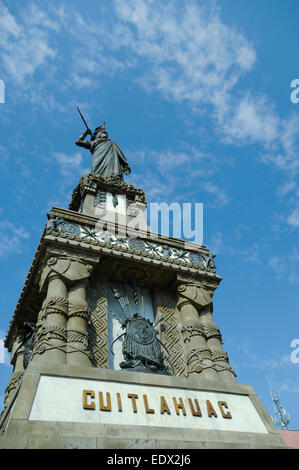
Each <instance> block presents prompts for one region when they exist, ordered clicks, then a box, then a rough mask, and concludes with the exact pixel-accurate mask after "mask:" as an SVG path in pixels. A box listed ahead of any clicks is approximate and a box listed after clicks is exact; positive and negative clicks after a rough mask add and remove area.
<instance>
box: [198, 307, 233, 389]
mask: <svg viewBox="0 0 299 470" xmlns="http://www.w3.org/2000/svg"><path fill="white" fill-rule="evenodd" d="M212 312H213V304H212V303H211V304H209V305H207V306H206V307H204V308H203V309H202V310H201V312H200V321H201V322H202V324H203V327H204V331H205V336H206V339H207V345H208V347H209V349H210V351H211V353H212V360H213V362H214V365H215V369H216V371H217V372H218V376H219V378H221V380H224V381H230V382H231V381H233V382H236V379H235V376H236V374H235V373H234V371H233V370H232V368H231V367H230V365H229V360H228V355H227V353H226V352H225V351H224V350H223V348H222V344H223V342H222V336H221V333H220V330H219V328H218V327H217V325H216V323H215V322H214V320H213V318H212Z"/></svg>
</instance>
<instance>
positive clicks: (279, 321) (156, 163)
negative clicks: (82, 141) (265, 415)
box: [0, 0, 299, 429]
mask: <svg viewBox="0 0 299 470" xmlns="http://www.w3.org/2000/svg"><path fill="white" fill-rule="evenodd" d="M298 14H299V5H298V2H297V1H296V0H285V1H280V2H278V1H273V0H254V1H253V0H251V1H248V0H242V2H237V1H236V0H226V1H225V2H216V1H210V2H207V1H205V2H201V1H199V0H198V1H188V2H179V1H175V0H172V1H165V0H163V1H159V0H155V1H151V0H132V1H130V2H126V1H121V0H115V1H112V0H109V1H106V0H103V1H101V2H97V1H94V0H88V1H87V2H85V3H84V6H83V5H82V2H79V1H73V2H72V3H71V4H70V3H69V2H64V1H59V2H57V1H56V2H53V1H52V2H45V1H42V0H39V1H38V2H30V1H29V2H16V1H10V2H1V1H0V48H1V49H0V51H1V52H0V79H1V80H3V81H4V83H5V103H2V104H0V169H1V172H0V178H1V202H0V217H1V219H0V262H1V265H2V268H1V273H2V276H1V283H2V284H1V286H2V289H1V291H0V298H1V306H2V308H1V316H0V336H1V337H2V338H3V337H4V336H5V334H6V331H7V328H8V324H9V320H10V317H11V315H12V313H13V311H14V308H15V305H16V303H17V300H18V297H19V294H20V291H21V289H22V286H23V283H24V280H25V276H26V274H27V272H28V269H29V267H30V264H31V261H32V258H33V255H34V253H35V250H36V247H37V243H38V241H39V238H40V235H41V231H42V228H43V226H44V223H45V221H46V213H47V212H48V211H49V210H50V209H51V207H52V206H54V205H56V206H60V207H67V206H68V204H69V201H70V195H71V192H72V189H73V188H74V186H75V185H76V184H77V181H78V179H79V178H80V176H81V175H82V174H83V173H84V172H87V171H89V169H90V154H89V153H88V152H87V151H84V149H79V148H78V147H76V146H75V145H74V141H75V140H76V138H77V137H78V136H79V134H80V133H81V132H82V130H83V127H82V123H81V121H80V118H79V116H78V114H77V111H76V109H75V106H76V105H78V106H79V107H80V109H81V110H82V112H83V113H84V115H85V117H86V119H87V122H88V123H89V126H90V127H96V126H98V125H99V124H100V123H101V122H102V121H103V120H105V121H106V126H107V129H108V132H109V137H111V138H112V139H113V140H115V141H116V142H117V144H118V145H119V146H120V148H121V149H122V151H123V152H124V154H125V156H126V158H127V160H128V162H129V164H130V166H131V168H132V173H131V175H130V176H129V177H127V179H126V180H127V181H128V182H130V183H133V184H135V185H136V186H138V187H142V188H143V189H144V190H145V191H146V193H147V198H148V201H149V202H167V203H171V202H179V203H183V202H192V203H195V202H201V203H203V204H204V244H205V245H206V246H207V247H208V248H209V249H210V250H211V251H212V252H214V253H216V254H217V257H216V265H217V272H218V274H219V275H220V276H222V277H223V281H222V283H221V285H220V287H219V288H218V290H217V291H216V293H215V296H214V319H215V321H216V323H217V324H218V326H219V327H220V329H221V331H222V333H223V338H224V348H225V350H227V352H228V354H229V357H230V361H231V364H232V366H233V368H234V369H235V370H236V372H237V374H238V377H237V378H238V381H239V382H240V383H249V384H251V385H252V386H253V387H254V388H255V390H256V391H257V393H258V394H259V396H260V398H261V400H262V402H263V404H264V406H265V407H266V409H267V410H268V412H269V413H272V402H271V398H270V395H269V383H268V380H269V381H270V382H271V383H272V385H273V387H274V388H275V389H276V390H278V391H280V395H281V400H282V403H283V405H284V406H285V407H286V408H287V410H288V411H289V412H290V413H291V415H292V421H291V423H290V428H293V429H294V428H297V429H298V428H299V398H298V392H299V380H298V378H299V373H298V372H299V364H298V363H297V364H294V363H292V362H291V360H290V355H291V352H292V351H293V349H292V348H291V347H290V344H291V341H292V340H293V339H296V338H299V329H298V300H299V293H298V286H299V247H298V231H299V185H298V171H299V160H298V127H299V126H298V124H299V116H298V111H299V103H298V104H295V103H292V102H291V100H290V94H291V91H292V89H291V88H290V83H291V81H292V80H294V79H296V78H299V71H298V47H297V44H298V33H297V24H296V22H297V19H298ZM298 356H299V354H298ZM0 374H1V376H0V393H1V395H2V396H3V394H4V390H5V386H6V384H7V382H8V380H9V377H10V374H11V367H10V366H8V365H7V364H0Z"/></svg>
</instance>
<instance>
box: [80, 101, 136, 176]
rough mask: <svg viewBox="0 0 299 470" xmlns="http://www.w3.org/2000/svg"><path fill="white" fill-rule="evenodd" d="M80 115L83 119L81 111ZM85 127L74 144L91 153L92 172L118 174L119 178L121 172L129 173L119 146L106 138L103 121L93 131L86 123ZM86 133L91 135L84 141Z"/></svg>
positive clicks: (109, 174) (121, 174) (102, 174)
mask: <svg viewBox="0 0 299 470" xmlns="http://www.w3.org/2000/svg"><path fill="white" fill-rule="evenodd" d="M78 111H79V109H78ZM79 112H80V111H79ZM80 115H81V117H82V119H83V120H84V118H83V116H82V114H81V113H80ZM84 122H85V121H84ZM85 124H86V123H85ZM86 127H87V129H86V131H84V132H83V134H82V135H80V137H79V138H78V139H77V141H76V145H79V146H80V147H84V148H86V149H89V150H90V152H91V153H92V160H91V167H92V173H93V174H94V175H100V176H104V177H106V176H119V177H121V178H123V173H124V174H125V175H128V174H129V173H131V170H130V167H129V165H128V162H127V160H126V158H125V156H124V154H123V153H122V151H121V150H120V148H119V147H118V146H117V145H116V143H115V142H113V141H112V140H110V139H108V133H107V131H106V128H105V122H103V123H102V125H101V126H100V127H97V128H96V129H95V131H94V132H93V133H92V132H91V130H90V129H89V128H88V126H87V125H86ZM88 134H89V135H90V136H91V139H90V141H85V140H84V139H85V138H86V136H87V135H88Z"/></svg>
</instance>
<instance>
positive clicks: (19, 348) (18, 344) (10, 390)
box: [1, 336, 24, 417]
mask: <svg viewBox="0 0 299 470" xmlns="http://www.w3.org/2000/svg"><path fill="white" fill-rule="evenodd" d="M23 357H24V341H23V337H22V336H18V337H17V338H16V339H15V341H14V343H13V346H12V350H11V360H10V362H11V364H12V365H13V366H14V369H13V373H12V375H11V378H10V381H9V382H8V384H7V387H6V390H5V397H4V409H3V411H2V413H1V417H2V416H3V415H4V413H5V411H6V409H7V407H8V405H9V402H10V400H11V399H12V397H13V396H14V393H15V391H16V389H17V387H18V385H19V383H20V381H21V379H22V377H23V374H24V366H23Z"/></svg>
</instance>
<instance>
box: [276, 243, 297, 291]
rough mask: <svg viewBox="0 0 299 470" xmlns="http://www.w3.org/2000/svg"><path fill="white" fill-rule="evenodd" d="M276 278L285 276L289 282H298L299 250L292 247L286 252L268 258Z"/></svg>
mask: <svg viewBox="0 0 299 470" xmlns="http://www.w3.org/2000/svg"><path fill="white" fill-rule="evenodd" d="M269 265H270V267H271V268H272V269H273V271H274V273H275V275H276V278H277V279H282V278H283V277H287V279H288V280H289V282H290V283H291V284H298V283H299V250H298V248H297V247H293V248H292V249H291V250H290V251H289V252H288V253H286V254H284V255H282V254H280V255H275V256H272V257H271V258H270V259H269Z"/></svg>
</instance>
